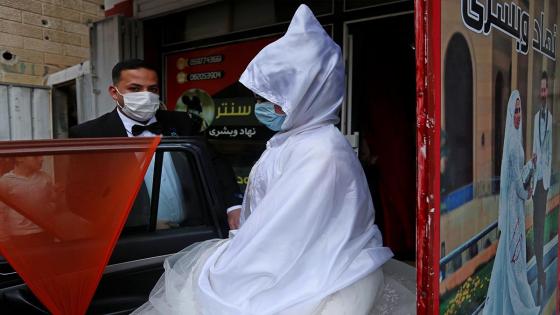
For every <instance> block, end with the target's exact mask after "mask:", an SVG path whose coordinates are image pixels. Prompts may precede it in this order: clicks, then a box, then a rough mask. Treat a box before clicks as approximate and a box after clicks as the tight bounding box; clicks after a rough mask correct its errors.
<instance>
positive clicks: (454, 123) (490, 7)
mask: <svg viewBox="0 0 560 315" xmlns="http://www.w3.org/2000/svg"><path fill="white" fill-rule="evenodd" d="M441 5H442V12H445V14H443V15H442V19H441V23H442V27H441V30H442V31H441V41H442V48H441V49H442V51H441V55H442V64H441V67H442V68H441V69H442V72H441V77H442V82H441V84H442V99H441V102H442V103H441V104H442V105H441V149H440V150H441V160H440V162H441V169H440V172H441V174H440V175H441V176H440V179H441V186H440V190H441V191H440V193H441V217H440V227H441V228H440V244H439V246H440V253H441V255H440V261H439V268H440V273H439V279H440V281H439V284H440V285H439V308H440V313H441V314H557V305H558V296H559V294H558V209H559V206H560V172H559V171H560V133H559V123H560V116H559V115H560V100H559V97H558V95H559V92H560V80H558V76H559V74H560V67H559V64H558V62H557V56H558V54H557V49H558V40H559V35H560V34H558V31H559V30H558V25H559V24H560V23H559V21H560V5H559V3H558V1H557V0H509V1H508V0H488V1H480V0H444V1H442V3H441Z"/></svg>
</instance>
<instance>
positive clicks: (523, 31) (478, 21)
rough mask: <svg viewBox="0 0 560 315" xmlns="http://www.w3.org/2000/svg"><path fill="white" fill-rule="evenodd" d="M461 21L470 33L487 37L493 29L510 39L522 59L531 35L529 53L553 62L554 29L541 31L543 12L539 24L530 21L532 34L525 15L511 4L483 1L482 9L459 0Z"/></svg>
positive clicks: (473, 2) (473, 1)
mask: <svg viewBox="0 0 560 315" xmlns="http://www.w3.org/2000/svg"><path fill="white" fill-rule="evenodd" d="M461 17H462V18H463V23H464V24H465V26H466V27H467V28H468V29H470V30H471V31H473V32H476V33H479V34H480V33H482V34H484V35H488V34H490V32H491V31H492V29H494V28H495V29H497V30H499V31H501V32H503V33H504V34H507V35H509V36H511V37H512V38H514V39H515V40H516V41H517V45H516V49H517V51H518V52H520V53H522V54H524V55H526V54H527V52H528V51H529V44H530V41H529V40H530V38H529V36H530V35H531V34H533V40H532V47H533V49H534V50H535V51H538V52H540V53H542V54H543V55H545V56H546V57H548V58H550V59H551V60H556V34H557V29H558V26H557V24H554V26H553V28H552V29H553V30H551V29H550V28H547V27H545V25H544V12H541V15H540V19H539V20H537V19H534V23H533V31H532V32H531V30H530V16H529V13H527V12H526V11H524V10H522V9H521V7H519V6H518V5H516V4H515V3H514V2H511V3H507V2H506V3H499V1H498V0H487V2H486V5H483V4H481V3H480V2H478V0H461Z"/></svg>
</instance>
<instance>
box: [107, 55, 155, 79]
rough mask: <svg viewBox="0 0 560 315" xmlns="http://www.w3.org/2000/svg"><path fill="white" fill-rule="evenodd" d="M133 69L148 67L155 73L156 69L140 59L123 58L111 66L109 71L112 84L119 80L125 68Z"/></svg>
mask: <svg viewBox="0 0 560 315" xmlns="http://www.w3.org/2000/svg"><path fill="white" fill-rule="evenodd" d="M135 69H148V70H152V71H154V72H156V73H157V70H156V69H155V68H154V67H152V65H150V64H149V63H147V62H145V61H144V60H142V59H128V60H123V61H121V62H119V63H117V64H116V65H115V66H114V67H113V71H112V73H111V74H112V77H113V84H117V83H119V80H120V79H121V72H123V71H125V70H135Z"/></svg>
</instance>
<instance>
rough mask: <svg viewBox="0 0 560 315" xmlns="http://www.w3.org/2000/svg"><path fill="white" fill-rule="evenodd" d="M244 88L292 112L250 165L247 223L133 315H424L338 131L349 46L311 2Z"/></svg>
mask: <svg viewBox="0 0 560 315" xmlns="http://www.w3.org/2000/svg"><path fill="white" fill-rule="evenodd" d="M239 81H240V82H241V83H242V84H244V85H245V86H246V87H247V88H248V89H250V90H251V91H253V92H254V93H257V94H259V95H260V96H262V97H263V98H266V99H267V100H269V101H270V102H272V103H274V104H278V105H280V106H281V107H282V110H283V111H284V112H285V113H286V119H285V121H284V123H283V124H282V128H281V131H279V132H278V133H277V134H276V135H274V136H273V137H272V138H271V139H270V141H268V143H267V149H266V150H265V151H264V152H263V154H262V155H261V157H260V159H259V161H257V163H256V164H255V165H254V167H253V169H252V170H251V174H250V176H249V184H248V186H247V189H246V193H245V198H244V201H243V207H242V213H241V228H240V229H239V230H238V231H237V233H236V234H235V236H234V237H232V238H230V239H227V240H210V241H206V242H202V243H199V244H195V245H193V246H191V247H189V248H187V249H185V250H184V251H182V252H180V253H177V254H176V255H174V256H173V257H172V258H170V259H168V260H167V261H166V262H165V274H164V276H163V277H162V278H161V279H160V281H159V282H158V283H157V285H156V287H155V288H154V290H153V291H152V293H151V295H150V300H149V302H148V303H146V304H145V305H144V306H142V307H141V308H140V309H138V310H137V311H136V312H135V313H134V314H166V315H170V314H193V315H195V314H196V315H230V314H231V315H273V314H281V315H308V314H318V315H320V314H323V315H326V314H337V315H340V314H351V315H367V314H369V313H370V312H372V311H373V312H374V313H375V312H377V313H379V314H399V313H400V314H411V313H414V311H415V302H414V300H415V293H414V292H415V291H414V285H415V281H414V271H411V270H413V268H411V267H408V266H402V265H398V267H395V264H398V262H394V261H391V262H390V263H389V264H386V263H387V261H389V260H390V258H391V257H392V255H393V254H392V252H391V250H390V249H388V248H386V247H383V244H382V238H381V234H380V232H379V229H378V228H377V226H376V225H375V224H374V217H375V216H374V209H373V204H372V201H371V195H370V192H369V188H368V184H367V181H366V178H365V175H364V173H363V170H362V168H361V165H360V163H359V161H358V159H357V156H356V154H355V153H354V151H353V149H352V147H351V146H350V144H349V143H348V141H347V140H346V139H345V137H344V136H343V135H342V134H341V133H340V131H339V130H338V129H337V128H336V127H335V124H336V123H337V122H338V121H339V115H338V112H339V110H340V106H341V104H342V99H343V95H344V63H343V60H342V54H341V52H340V47H339V46H338V45H337V44H336V43H334V42H333V41H332V39H331V38H330V36H328V34H326V32H325V31H324V29H323V27H322V26H321V25H320V24H319V22H318V21H317V20H316V19H315V17H314V16H313V14H312V13H311V11H310V10H309V8H308V7H307V6H305V5H302V6H300V7H299V9H298V10H297V12H296V14H295V16H294V18H293V19H292V21H291V23H290V26H289V28H288V31H287V33H286V34H285V35H284V36H283V37H282V38H280V39H279V40H277V41H275V42H273V43H271V44H270V45H268V46H267V47H265V48H264V49H263V50H262V51H261V52H259V54H258V55H257V56H256V57H255V58H254V59H253V60H252V61H251V63H250V64H249V66H248V67H247V69H246V70H245V72H244V73H243V74H242V76H241V78H240V80H239ZM384 264H385V265H387V267H386V268H385V269H387V270H385V271H384V270H383V268H382V266H384ZM396 274H398V277H397V276H396ZM399 277H400V278H406V279H407V281H403V279H399Z"/></svg>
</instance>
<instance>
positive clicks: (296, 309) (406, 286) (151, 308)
mask: <svg viewBox="0 0 560 315" xmlns="http://www.w3.org/2000/svg"><path fill="white" fill-rule="evenodd" d="M227 242H228V240H219V239H213V240H208V241H205V242H201V243H197V244H193V245H191V246H189V247H187V248H185V249H184V250H182V251H180V252H178V253H177V254H175V255H173V256H171V257H170V258H168V259H166V260H165V262H164V268H165V272H164V274H163V275H162V277H161V278H160V279H159V281H158V282H157V284H156V285H155V287H154V288H153V290H152V292H151V293H150V299H149V301H148V302H147V303H145V304H144V305H142V306H141V307H140V308H138V309H137V310H135V311H134V312H133V313H132V315H139V314H162V315H163V314H169V315H175V314H177V315H178V314H182V315H218V314H227V313H223V311H222V313H216V310H215V309H213V307H212V305H211V304H205V303H207V302H208V300H207V299H206V298H205V297H204V294H203V293H202V292H201V291H200V289H199V286H198V281H199V278H200V276H201V270H202V267H203V265H204V264H205V263H206V261H207V259H208V257H210V256H211V255H213V254H215V253H216V252H217V250H218V249H219V248H220V247H221V246H227ZM415 273H416V272H415V269H414V268H413V267H411V266H409V265H407V264H404V263H402V262H399V261H397V260H394V259H391V260H389V261H388V262H387V263H385V264H384V265H383V268H379V269H377V270H375V271H374V272H371V273H370V274H368V275H367V276H366V277H364V278H363V279H361V280H359V281H357V282H355V283H353V284H352V285H350V286H348V287H346V288H343V289H341V290H339V291H337V292H334V293H332V294H330V295H328V296H327V297H325V298H324V299H322V300H320V301H316V303H311V304H310V303H305V305H303V304H302V305H294V306H293V307H290V308H289V309H286V310H283V311H282V312H280V313H276V315H378V314H379V315H381V314H394V315H407V314H415V313H416V293H415V285H416V279H415ZM218 312H220V311H218ZM237 315H246V314H237ZM255 315H256V314H255ZM259 315H261V314H259Z"/></svg>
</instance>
